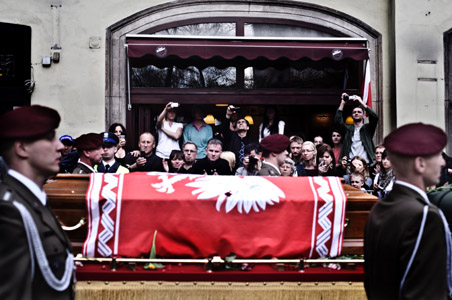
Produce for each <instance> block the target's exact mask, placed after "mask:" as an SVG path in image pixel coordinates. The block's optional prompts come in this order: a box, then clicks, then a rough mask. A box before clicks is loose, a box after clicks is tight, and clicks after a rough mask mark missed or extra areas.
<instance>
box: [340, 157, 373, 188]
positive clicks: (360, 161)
mask: <svg viewBox="0 0 452 300" xmlns="http://www.w3.org/2000/svg"><path fill="white" fill-rule="evenodd" d="M350 172H351V173H360V174H362V175H363V177H364V188H365V189H366V190H370V189H371V188H372V186H373V185H372V178H370V177H369V167H368V165H367V162H366V160H365V159H364V158H363V157H361V156H355V157H353V159H352V161H351V165H350ZM344 179H345V183H346V184H350V175H344Z"/></svg>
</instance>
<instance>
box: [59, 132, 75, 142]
mask: <svg viewBox="0 0 452 300" xmlns="http://www.w3.org/2000/svg"><path fill="white" fill-rule="evenodd" d="M63 141H68V142H71V143H74V139H73V138H72V136H70V135H67V134H65V135H62V136H60V142H63Z"/></svg>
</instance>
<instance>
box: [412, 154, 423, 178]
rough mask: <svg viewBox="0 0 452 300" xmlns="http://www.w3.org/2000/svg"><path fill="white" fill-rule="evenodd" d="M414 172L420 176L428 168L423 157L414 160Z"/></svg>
mask: <svg viewBox="0 0 452 300" xmlns="http://www.w3.org/2000/svg"><path fill="white" fill-rule="evenodd" d="M413 164H414V170H415V172H416V173H418V174H423V173H424V171H425V168H426V162H425V159H424V158H423V157H421V156H417V157H415V158H414V160H413Z"/></svg>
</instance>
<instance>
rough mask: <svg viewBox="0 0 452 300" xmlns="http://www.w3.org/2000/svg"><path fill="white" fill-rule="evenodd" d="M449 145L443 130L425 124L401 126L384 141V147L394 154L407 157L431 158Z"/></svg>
mask: <svg viewBox="0 0 452 300" xmlns="http://www.w3.org/2000/svg"><path fill="white" fill-rule="evenodd" d="M446 144H447V135H446V134H445V133H444V131H443V130H442V129H441V128H438V127H436V126H433V125H428V124H423V123H411V124H407V125H404V126H401V127H399V128H397V129H396V130H394V131H393V132H391V133H390V134H389V135H388V136H386V138H385V139H384V142H383V145H384V146H385V148H386V150H388V151H389V152H392V153H396V154H400V155H407V156H429V155H434V154H438V153H440V152H441V151H442V150H443V149H444V147H445V146H446Z"/></svg>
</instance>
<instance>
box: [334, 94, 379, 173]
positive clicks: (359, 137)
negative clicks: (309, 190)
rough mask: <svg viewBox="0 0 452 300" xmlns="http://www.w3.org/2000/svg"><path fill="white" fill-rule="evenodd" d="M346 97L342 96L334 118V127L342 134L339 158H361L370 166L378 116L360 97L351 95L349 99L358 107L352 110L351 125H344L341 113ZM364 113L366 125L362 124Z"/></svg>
mask: <svg viewBox="0 0 452 300" xmlns="http://www.w3.org/2000/svg"><path fill="white" fill-rule="evenodd" d="M347 97H348V95H347V94H345V93H343V94H342V96H341V104H340V105H339V108H338V109H337V111H336V116H335V117H334V124H335V126H336V127H337V128H338V129H339V130H340V131H342V132H344V139H343V144H342V150H341V154H340V156H339V157H344V156H347V157H348V158H349V159H353V157H355V156H361V157H364V159H365V160H366V162H367V163H368V164H370V163H372V162H373V161H374V160H375V146H374V143H373V141H372V138H373V136H374V134H375V130H376V129H377V125H378V115H377V114H376V113H375V112H374V111H373V110H372V109H371V108H370V107H368V106H367V105H366V104H365V103H364V102H363V100H362V99H361V97H359V96H356V95H353V96H350V97H349V99H353V102H355V103H356V102H357V103H358V104H359V106H357V107H355V108H353V111H352V118H353V125H346V124H345V122H344V118H343V115H342V111H343V110H344V105H345V104H346V103H347V100H346V99H347ZM349 101H351V100H349ZM365 112H366V113H367V114H368V115H369V123H367V124H364V117H365Z"/></svg>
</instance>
